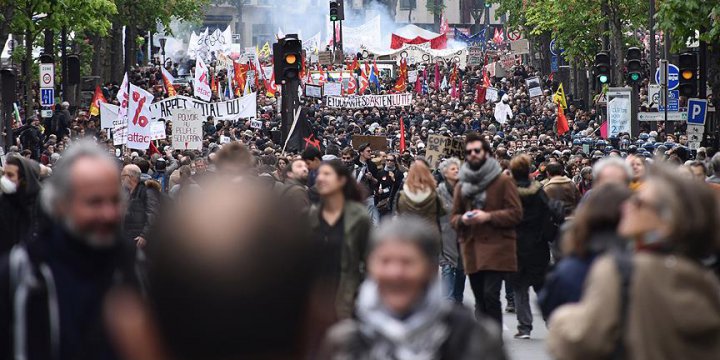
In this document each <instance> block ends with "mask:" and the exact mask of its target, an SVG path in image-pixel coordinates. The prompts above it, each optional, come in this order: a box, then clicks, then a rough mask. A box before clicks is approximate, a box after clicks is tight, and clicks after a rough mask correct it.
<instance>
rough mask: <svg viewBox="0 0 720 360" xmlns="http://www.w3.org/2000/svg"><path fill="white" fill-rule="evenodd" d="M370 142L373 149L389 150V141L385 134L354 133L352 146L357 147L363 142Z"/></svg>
mask: <svg viewBox="0 0 720 360" xmlns="http://www.w3.org/2000/svg"><path fill="white" fill-rule="evenodd" d="M364 143H369V144H370V148H371V149H373V150H380V151H387V149H388V141H387V138H386V137H384V136H372V135H353V137H352V146H353V147H354V148H355V149H357V148H358V147H359V146H360V145H361V144H364Z"/></svg>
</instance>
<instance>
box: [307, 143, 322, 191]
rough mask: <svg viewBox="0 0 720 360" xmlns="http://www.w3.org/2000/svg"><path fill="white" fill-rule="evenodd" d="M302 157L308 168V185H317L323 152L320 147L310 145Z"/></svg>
mask: <svg viewBox="0 0 720 360" xmlns="http://www.w3.org/2000/svg"><path fill="white" fill-rule="evenodd" d="M302 159H303V160H304V161H305V164H307V168H308V178H307V186H308V187H313V186H314V185H315V178H316V177H317V170H318V168H319V167H320V163H321V162H322V154H321V153H320V150H319V149H318V148H316V147H309V148H307V149H305V151H303V153H302Z"/></svg>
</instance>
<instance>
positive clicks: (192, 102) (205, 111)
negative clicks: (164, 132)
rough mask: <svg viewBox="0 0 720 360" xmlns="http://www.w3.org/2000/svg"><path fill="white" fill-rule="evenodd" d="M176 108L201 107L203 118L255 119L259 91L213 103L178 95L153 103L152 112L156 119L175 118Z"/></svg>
mask: <svg viewBox="0 0 720 360" xmlns="http://www.w3.org/2000/svg"><path fill="white" fill-rule="evenodd" d="M175 109H199V110H200V111H201V114H202V116H203V119H206V118H207V117H208V116H212V117H213V118H215V120H216V121H217V120H237V119H241V118H243V119H254V118H255V117H256V116H257V93H251V94H249V95H246V96H243V97H239V98H235V99H232V100H228V101H221V102H213V103H209V102H205V101H202V100H198V99H193V98H190V97H187V96H182V95H178V96H173V97H170V98H167V99H163V100H161V101H158V102H156V103H154V104H152V105H151V106H150V113H151V114H152V118H153V119H154V120H159V119H165V120H174V117H173V112H172V111H173V110H175Z"/></svg>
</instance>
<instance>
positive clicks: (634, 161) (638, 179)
mask: <svg viewBox="0 0 720 360" xmlns="http://www.w3.org/2000/svg"><path fill="white" fill-rule="evenodd" d="M627 161H628V163H629V164H630V167H631V168H632V172H633V177H632V181H631V182H630V189H631V190H633V191H637V190H638V189H640V187H642V186H643V183H644V182H645V171H646V170H645V167H646V165H645V159H643V158H641V157H639V156H628V158H627Z"/></svg>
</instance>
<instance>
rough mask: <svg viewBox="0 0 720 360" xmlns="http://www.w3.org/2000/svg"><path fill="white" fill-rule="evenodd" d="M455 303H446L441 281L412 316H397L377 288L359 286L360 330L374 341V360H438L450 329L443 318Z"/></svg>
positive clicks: (367, 283) (371, 283)
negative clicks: (439, 352) (386, 305)
mask: <svg viewBox="0 0 720 360" xmlns="http://www.w3.org/2000/svg"><path fill="white" fill-rule="evenodd" d="M451 308H452V304H451V303H450V302H446V301H444V300H443V297H442V291H441V288H440V282H439V281H433V282H432V283H431V284H430V285H429V288H428V290H427V291H426V292H425V296H424V297H423V298H422V299H420V300H419V301H418V303H417V304H416V305H415V307H414V309H413V310H412V311H411V313H410V315H409V316H407V317H404V318H398V317H396V316H394V315H393V314H392V313H391V312H390V311H389V310H388V309H387V308H385V306H384V305H383V303H382V299H380V294H379V292H378V285H377V283H375V282H374V281H373V280H366V281H365V282H364V283H363V284H362V286H360V292H359V294H358V301H357V316H358V320H359V322H360V331H361V332H362V333H363V334H364V335H365V336H367V337H368V338H369V339H370V340H371V341H370V342H369V343H370V344H372V349H371V350H370V354H369V355H370V357H369V358H371V359H394V360H411V359H412V360H430V359H435V358H437V354H438V351H440V348H441V347H442V345H443V343H444V342H445V340H447V337H448V336H449V335H450V329H449V328H448V326H447V324H446V323H445V322H444V321H442V320H441V319H442V318H443V317H444V316H445V315H446V314H447V313H448V312H449V311H450V310H451Z"/></svg>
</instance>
